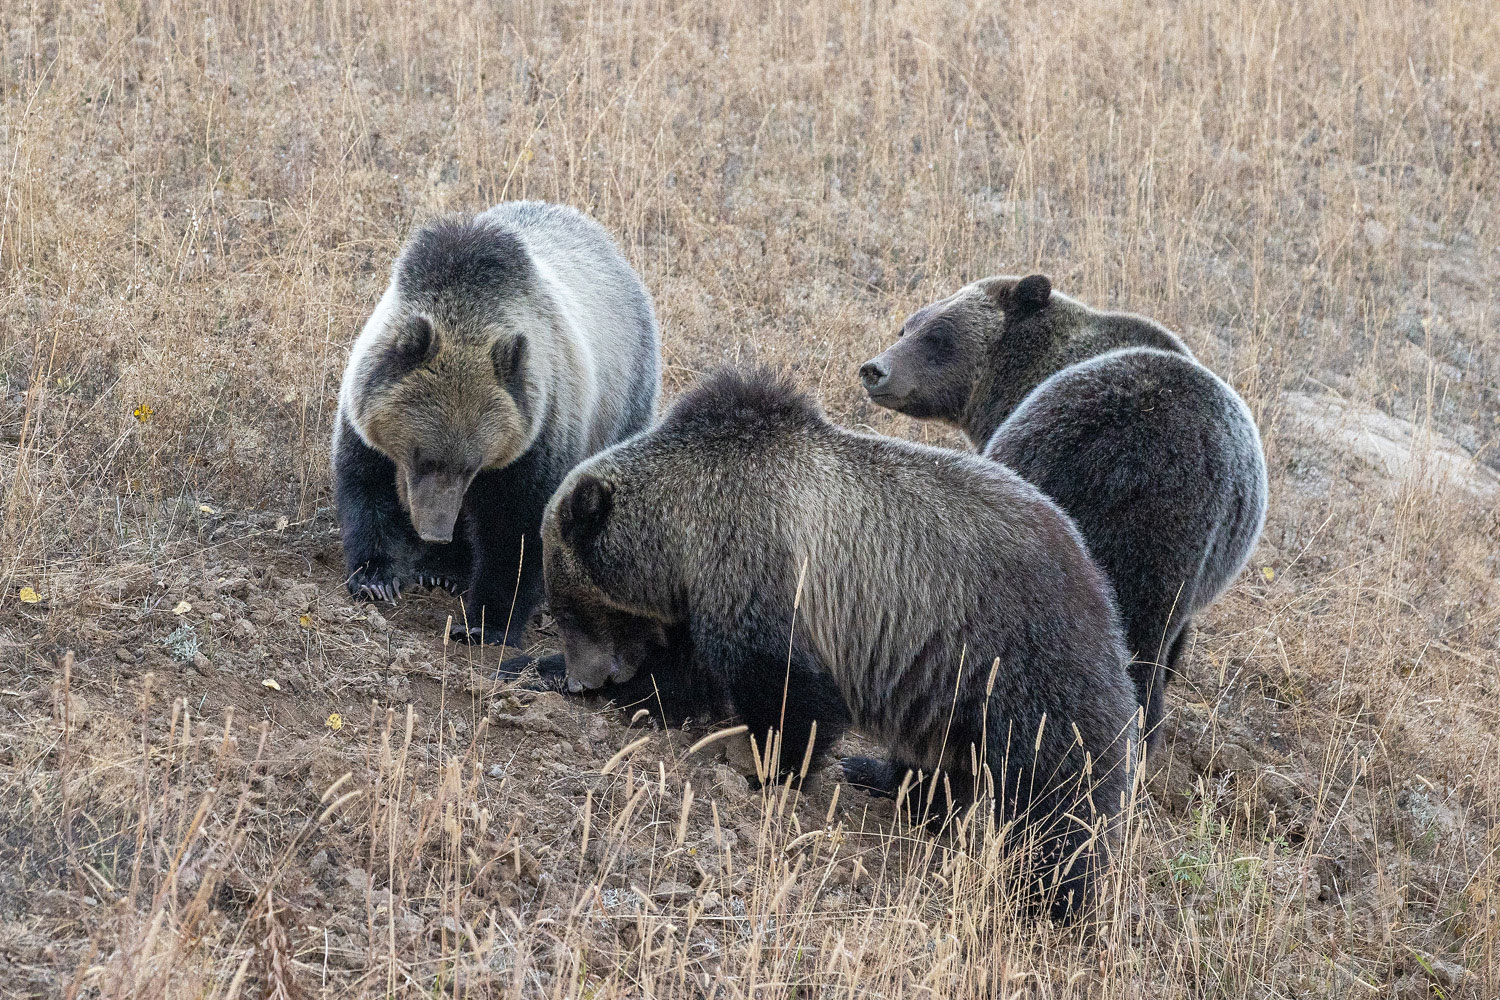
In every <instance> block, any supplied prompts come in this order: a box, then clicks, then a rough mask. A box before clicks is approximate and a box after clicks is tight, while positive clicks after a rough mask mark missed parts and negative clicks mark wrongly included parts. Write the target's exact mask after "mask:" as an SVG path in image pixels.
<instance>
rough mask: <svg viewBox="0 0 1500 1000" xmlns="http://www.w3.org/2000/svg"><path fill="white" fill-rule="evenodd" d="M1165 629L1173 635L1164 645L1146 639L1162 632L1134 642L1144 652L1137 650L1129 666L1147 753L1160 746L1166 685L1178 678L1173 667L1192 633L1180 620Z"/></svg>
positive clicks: (1187, 625)
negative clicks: (1143, 715) (1137, 643)
mask: <svg viewBox="0 0 1500 1000" xmlns="http://www.w3.org/2000/svg"><path fill="white" fill-rule="evenodd" d="M1167 628H1168V629H1170V630H1175V632H1174V633H1173V632H1169V633H1168V638H1167V640H1166V641H1163V640H1162V639H1161V638H1157V639H1155V640H1152V639H1150V638H1147V636H1149V635H1151V634H1152V631H1155V634H1156V635H1157V636H1161V635H1162V631H1159V630H1146V632H1145V634H1144V635H1142V636H1141V637H1139V639H1138V640H1137V641H1138V642H1140V643H1141V644H1142V645H1144V646H1145V647H1146V649H1139V648H1138V649H1137V651H1136V654H1135V657H1136V658H1135V659H1134V660H1132V661H1131V664H1130V677H1131V680H1132V681H1134V682H1135V689H1136V696H1137V699H1138V701H1139V703H1140V706H1141V708H1142V709H1144V710H1145V726H1144V727H1143V729H1142V734H1143V736H1144V740H1143V743H1144V745H1145V746H1146V748H1147V749H1148V750H1154V749H1156V747H1157V745H1158V744H1159V743H1160V742H1161V733H1162V718H1163V716H1165V715H1166V696H1167V685H1168V684H1169V683H1170V682H1171V681H1173V680H1176V679H1177V678H1178V676H1179V675H1178V671H1177V664H1178V661H1179V660H1180V659H1181V658H1182V651H1183V650H1184V649H1185V648H1186V647H1187V643H1188V639H1189V636H1190V633H1191V632H1192V628H1191V623H1190V622H1187V621H1183V620H1180V619H1179V620H1177V621H1174V622H1172V623H1171V624H1170V625H1169V626H1167ZM1132 638H1135V637H1132ZM1148 650H1149V652H1148Z"/></svg>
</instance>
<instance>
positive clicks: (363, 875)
mask: <svg viewBox="0 0 1500 1000" xmlns="http://www.w3.org/2000/svg"><path fill="white" fill-rule="evenodd" d="M344 881H345V882H347V883H348V884H349V888H351V889H353V890H354V891H355V892H367V891H369V888H370V873H369V872H367V871H365V870H364V869H363V868H356V867H354V866H353V865H350V866H349V867H348V868H345V869H344Z"/></svg>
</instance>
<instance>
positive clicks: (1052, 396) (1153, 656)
mask: <svg viewBox="0 0 1500 1000" xmlns="http://www.w3.org/2000/svg"><path fill="white" fill-rule="evenodd" d="M860 379H861V381H862V382H863V383H864V386H865V389H866V391H867V392H868V393H869V397H870V399H871V400H872V401H873V402H875V403H877V404H879V405H880V406H884V407H887V408H889V409H892V410H896V411H898V412H900V413H904V414H907V415H908V416H912V417H916V418H919V419H923V420H937V421H941V422H942V423H945V424H948V425H949V426H952V427H955V428H957V429H958V430H960V431H962V432H963V434H964V435H965V436H966V437H967V438H968V439H969V441H970V443H971V444H972V445H973V447H974V448H975V449H977V450H978V451H980V452H981V453H982V454H984V455H986V456H987V457H989V458H992V459H994V460H995V461H997V462H1001V463H1003V464H1005V465H1008V466H1010V467H1011V468H1012V469H1014V470H1015V471H1016V472H1018V473H1020V474H1021V475H1022V476H1023V477H1025V478H1026V479H1027V480H1028V481H1029V482H1031V483H1032V484H1034V485H1035V486H1037V487H1038V488H1039V489H1041V490H1042V492H1043V493H1046V494H1047V495H1048V496H1050V497H1051V498H1052V499H1053V500H1055V501H1057V503H1058V504H1059V505H1060V506H1061V507H1062V508H1063V509H1064V510H1066V511H1067V512H1068V513H1069V514H1070V515H1071V516H1072V517H1073V519H1074V521H1076V522H1077V524H1078V528H1079V530H1080V531H1081V532H1082V533H1083V537H1084V540H1085V541H1086V542H1087V544H1088V547H1089V551H1090V553H1091V554H1092V555H1093V557H1094V559H1095V560H1096V561H1097V562H1098V563H1099V565H1100V567H1101V568H1102V569H1103V570H1104V571H1105V573H1107V574H1108V575H1109V578H1110V580H1111V582H1112V583H1113V584H1114V588H1115V592H1116V596H1117V598H1118V601H1119V605H1120V612H1121V615H1122V617H1123V619H1124V624H1125V631H1126V644H1127V646H1128V647H1129V650H1130V654H1131V657H1132V664H1131V673H1132V677H1133V679H1134V681H1135V685H1136V693H1137V698H1138V701H1139V703H1140V706H1141V709H1142V710H1143V712H1144V720H1145V730H1144V731H1145V733H1146V734H1147V737H1148V745H1149V742H1150V741H1154V740H1156V739H1158V738H1159V736H1160V723H1161V719H1162V714H1163V694H1164V691H1165V688H1166V685H1167V681H1168V680H1169V679H1170V678H1172V677H1175V676H1176V675H1177V672H1178V670H1179V666H1178V664H1179V660H1180V658H1181V656H1182V652H1183V647H1184V646H1185V645H1186V644H1187V639H1188V636H1189V634H1190V630H1189V623H1190V622H1191V621H1192V619H1193V616H1194V615H1196V614H1198V613H1199V612H1200V611H1202V610H1203V609H1204V608H1206V607H1207V606H1208V605H1209V604H1211V603H1212V602H1213V601H1214V600H1215V599H1216V598H1218V596H1219V595H1220V594H1221V593H1223V591H1224V590H1225V589H1226V588H1227V587H1228V586H1229V585H1230V583H1231V582H1233V580H1234V578H1235V577H1236V576H1237V575H1238V574H1239V572H1240V570H1241V569H1242V568H1243V567H1244V565H1245V563H1246V561H1247V560H1248V559H1249V558H1250V554H1251V552H1252V550H1253V549H1254V548H1255V544H1256V541H1257V540H1258V539H1259V537H1260V532H1261V527H1262V525H1263V524H1264V521H1265V513H1266V495H1267V486H1266V465H1265V455H1264V452H1263V451H1262V448H1261V441H1260V434H1259V432H1258V431H1257V429H1256V426H1255V421H1254V419H1253V417H1252V416H1251V414H1250V410H1249V408H1248V407H1247V406H1246V405H1245V402H1244V400H1242V399H1241V398H1240V396H1239V394H1238V393H1236V392H1235V391H1234V389H1232V388H1231V387H1230V386H1229V385H1228V384H1227V383H1226V382H1224V381H1223V380H1222V379H1220V378H1219V377H1218V376H1216V375H1215V374H1214V373H1213V372H1211V371H1209V370H1208V369H1207V368H1205V367H1204V366H1203V365H1201V364H1199V363H1198V362H1197V360H1196V359H1195V358H1194V357H1193V355H1192V353H1191V352H1190V351H1189V350H1188V349H1187V347H1186V346H1184V344H1183V342H1182V341H1181V340H1180V339H1178V338H1177V337H1176V336H1175V335H1174V334H1172V333H1171V332H1169V331H1168V330H1167V329H1166V328H1164V327H1163V326H1161V325H1160V324H1159V323H1156V322H1154V321H1152V320H1150V319H1147V318H1145V317H1143V316H1136V315H1133V314H1129V313H1121V312H1105V311H1101V310H1096V309H1091V308H1090V307H1088V306H1086V305H1084V304H1083V303H1081V302H1078V301H1076V300H1074V299H1072V298H1069V297H1068V296H1066V295H1063V294H1062V293H1060V292H1057V291H1055V290H1054V289H1053V287H1052V282H1051V281H1050V280H1049V279H1048V278H1047V277H1046V276H1045V275H1041V274H1033V275H1030V276H1029V277H1024V278H1018V277H1003V276H1002V277H991V278H985V279H983V280H981V281H976V282H974V283H973V284H971V285H967V286H965V287H964V288H961V289H959V290H958V291H957V292H955V293H954V294H952V295H950V296H948V297H947V298H945V299H941V300H939V301H937V302H934V303H932V304H930V305H927V306H924V307H923V308H921V309H919V310H917V311H916V312H915V313H913V314H912V315H911V316H910V317H909V318H908V319H907V320H906V322H905V323H904V324H902V328H901V333H900V339H898V340H897V341H896V343H895V344H893V345H891V346H890V347H889V348H887V349H886V350H885V351H884V352H883V353H881V354H879V355H877V356H876V357H874V358H872V359H871V360H869V361H868V362H866V363H865V364H864V365H863V367H861V369H860Z"/></svg>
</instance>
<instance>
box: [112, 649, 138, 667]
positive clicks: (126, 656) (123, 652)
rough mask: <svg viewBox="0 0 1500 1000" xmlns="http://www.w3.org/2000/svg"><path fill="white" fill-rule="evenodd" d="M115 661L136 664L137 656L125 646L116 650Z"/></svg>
mask: <svg viewBox="0 0 1500 1000" xmlns="http://www.w3.org/2000/svg"><path fill="white" fill-rule="evenodd" d="M115 659H117V660H119V661H120V662H121V663H134V662H135V654H134V653H132V652H131V651H130V650H128V649H126V648H125V647H124V646H120V647H119V648H118V649H116V650H115Z"/></svg>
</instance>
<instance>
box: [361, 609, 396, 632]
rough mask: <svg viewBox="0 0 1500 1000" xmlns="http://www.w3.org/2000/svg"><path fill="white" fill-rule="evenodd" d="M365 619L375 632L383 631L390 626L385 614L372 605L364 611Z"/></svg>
mask: <svg viewBox="0 0 1500 1000" xmlns="http://www.w3.org/2000/svg"><path fill="white" fill-rule="evenodd" d="M365 620H366V621H368V622H369V623H370V628H372V629H374V630H375V631H377V632H384V631H385V630H386V629H388V628H390V627H391V623H390V622H388V621H386V620H385V616H384V615H382V614H381V613H380V612H379V611H377V610H375V609H374V608H373V607H372V608H370V610H368V611H366V612H365Z"/></svg>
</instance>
